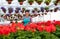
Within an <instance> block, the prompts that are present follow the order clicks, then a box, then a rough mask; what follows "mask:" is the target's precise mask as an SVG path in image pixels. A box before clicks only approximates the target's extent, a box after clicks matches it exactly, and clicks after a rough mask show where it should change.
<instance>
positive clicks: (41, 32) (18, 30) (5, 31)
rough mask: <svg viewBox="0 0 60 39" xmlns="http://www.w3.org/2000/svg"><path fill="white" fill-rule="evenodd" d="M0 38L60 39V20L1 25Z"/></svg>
mask: <svg viewBox="0 0 60 39" xmlns="http://www.w3.org/2000/svg"><path fill="white" fill-rule="evenodd" d="M0 39H60V21H55V20H54V21H53V22H52V21H47V22H38V23H30V24H28V25H26V26H24V25H23V24H22V23H11V24H10V25H0Z"/></svg>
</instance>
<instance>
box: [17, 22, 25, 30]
mask: <svg viewBox="0 0 60 39" xmlns="http://www.w3.org/2000/svg"><path fill="white" fill-rule="evenodd" d="M24 28H25V26H24V25H23V24H22V23H18V24H17V29H19V30H24Z"/></svg>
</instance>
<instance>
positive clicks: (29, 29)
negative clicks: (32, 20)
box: [24, 26, 32, 31]
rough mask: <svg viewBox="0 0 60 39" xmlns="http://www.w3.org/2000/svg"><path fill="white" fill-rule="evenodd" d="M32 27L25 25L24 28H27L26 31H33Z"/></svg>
mask: <svg viewBox="0 0 60 39" xmlns="http://www.w3.org/2000/svg"><path fill="white" fill-rule="evenodd" d="M31 29H32V28H31V27H30V26H25V29H24V30H26V31H31Z"/></svg>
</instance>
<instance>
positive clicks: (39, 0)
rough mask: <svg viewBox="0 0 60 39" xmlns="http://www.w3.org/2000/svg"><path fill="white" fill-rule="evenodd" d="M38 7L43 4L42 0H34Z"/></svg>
mask: <svg viewBox="0 0 60 39" xmlns="http://www.w3.org/2000/svg"><path fill="white" fill-rule="evenodd" d="M35 1H36V2H37V3H38V4H39V5H40V4H41V3H42V2H43V0H35Z"/></svg>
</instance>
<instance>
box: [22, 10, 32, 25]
mask: <svg viewBox="0 0 60 39" xmlns="http://www.w3.org/2000/svg"><path fill="white" fill-rule="evenodd" d="M30 19H31V18H30V16H29V10H26V11H25V16H24V17H23V23H24V25H27V24H28V23H30V22H31V20H30Z"/></svg>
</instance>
